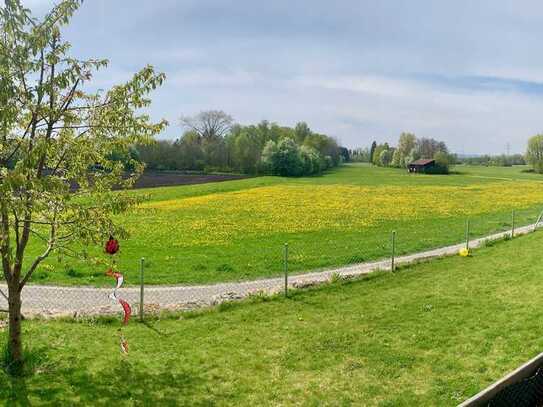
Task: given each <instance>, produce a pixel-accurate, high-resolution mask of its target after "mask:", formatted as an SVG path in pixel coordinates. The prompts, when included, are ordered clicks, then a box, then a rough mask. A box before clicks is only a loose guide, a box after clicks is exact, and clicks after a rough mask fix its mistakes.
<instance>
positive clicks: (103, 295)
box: [0, 225, 536, 315]
mask: <svg viewBox="0 0 543 407" xmlns="http://www.w3.org/2000/svg"><path fill="white" fill-rule="evenodd" d="M535 228H536V226H535V225H528V226H524V227H521V228H518V229H517V230H516V231H515V234H516V235H522V234H527V233H530V232H532V231H534V230H535ZM510 233H511V232H502V233H497V234H493V235H489V236H485V237H483V238H479V239H474V240H472V241H471V243H470V247H472V248H477V247H479V246H480V245H481V244H482V243H483V242H484V241H486V240H497V239H501V238H503V237H505V236H506V235H510ZM464 245H465V243H461V244H456V245H452V246H446V247H442V248H439V249H434V250H429V251H424V252H419V253H415V254H411V255H406V256H401V257H398V258H396V264H398V265H400V264H407V263H412V262H415V261H420V260H424V259H431V258H435V257H440V256H450V255H455V254H457V253H458V251H459V250H460V249H461V248H463V247H464ZM390 267H391V264H390V260H382V261H376V262H370V263H360V264H355V265H351V266H347V267H340V268H336V269H331V270H326V271H319V272H311V273H306V274H299V275H294V276H290V277H289V286H291V287H303V286H305V285H313V284H318V283H322V282H325V281H328V280H330V278H331V277H332V276H333V275H339V276H342V277H349V276H358V275H362V274H368V273H371V272H374V271H377V270H390ZM283 288H284V278H283V277H277V278H271V279H262V280H254V281H247V282H239V283H222V284H212V285H200V286H148V287H146V288H145V293H144V295H145V299H144V303H145V304H146V305H145V306H146V308H147V307H149V308H150V309H155V310H156V309H163V308H166V309H190V308H196V307H201V306H206V305H211V304H216V303H218V302H222V301H225V300H229V299H239V298H243V297H246V296H248V295H250V294H254V293H257V292H259V291H263V292H266V293H274V292H278V291H280V290H282V289H283ZM5 289H6V287H5V285H2V284H0V290H2V291H3V292H6V291H5ZM110 292H111V290H110V289H104V288H92V287H55V286H40V285H29V286H27V287H25V288H24V290H23V311H24V313H26V314H29V315H35V314H39V315H74V314H75V315H86V314H107V313H115V312H118V311H119V307H118V306H117V305H116V304H115V303H112V302H111V300H110V299H109V298H108V295H109V293H110ZM119 295H120V297H122V298H124V299H126V300H127V301H128V302H129V303H131V304H132V305H133V308H134V312H136V310H137V307H138V305H137V304H138V303H139V298H140V290H139V288H134V287H130V288H123V289H121V290H119ZM6 308H7V301H6V299H5V297H4V296H3V295H2V294H0V309H6Z"/></svg>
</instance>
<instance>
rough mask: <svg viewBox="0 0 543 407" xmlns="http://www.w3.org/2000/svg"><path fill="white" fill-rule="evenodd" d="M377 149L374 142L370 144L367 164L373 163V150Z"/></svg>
mask: <svg viewBox="0 0 543 407" xmlns="http://www.w3.org/2000/svg"><path fill="white" fill-rule="evenodd" d="M376 148H377V142H376V141H374V142H373V143H371V147H370V154H369V162H370V163H371V162H373V156H374V154H375V149H376Z"/></svg>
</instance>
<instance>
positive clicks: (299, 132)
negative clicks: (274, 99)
mask: <svg viewBox="0 0 543 407" xmlns="http://www.w3.org/2000/svg"><path fill="white" fill-rule="evenodd" d="M294 134H295V136H296V143H298V145H302V144H303V143H304V140H305V138H306V137H307V136H310V135H311V129H310V128H309V126H308V125H307V123H306V122H299V123H296V127H294Z"/></svg>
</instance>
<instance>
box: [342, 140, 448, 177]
mask: <svg viewBox="0 0 543 407" xmlns="http://www.w3.org/2000/svg"><path fill="white" fill-rule="evenodd" d="M349 153H350V159H351V161H354V162H369V163H372V164H373V165H377V166H380V167H396V168H406V167H407V166H408V165H409V164H410V163H411V162H413V161H416V160H419V159H422V158H426V159H435V160H436V167H435V169H434V171H435V172H436V173H444V174H446V173H448V172H449V168H450V166H451V165H453V164H455V162H456V157H455V156H454V155H453V154H451V153H449V149H448V148H447V145H446V144H445V143H444V142H442V141H437V140H434V139H432V138H417V137H416V136H415V135H414V134H411V133H402V134H401V135H400V138H399V140H398V145H397V146H396V147H393V146H390V145H389V144H388V143H383V144H378V143H377V142H376V141H374V142H373V143H372V144H371V146H370V147H369V148H360V149H355V150H351V151H349Z"/></svg>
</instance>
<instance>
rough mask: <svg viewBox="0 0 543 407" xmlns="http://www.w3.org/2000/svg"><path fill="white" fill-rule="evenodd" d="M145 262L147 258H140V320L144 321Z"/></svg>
mask: <svg viewBox="0 0 543 407" xmlns="http://www.w3.org/2000/svg"><path fill="white" fill-rule="evenodd" d="M144 263H145V259H144V258H143V257H142V258H141V259H140V321H142V322H143V307H144V302H143V291H144V287H145V280H144V278H143V269H144Z"/></svg>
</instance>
